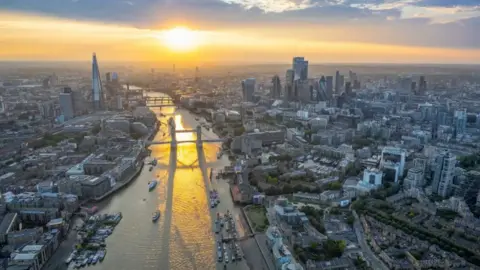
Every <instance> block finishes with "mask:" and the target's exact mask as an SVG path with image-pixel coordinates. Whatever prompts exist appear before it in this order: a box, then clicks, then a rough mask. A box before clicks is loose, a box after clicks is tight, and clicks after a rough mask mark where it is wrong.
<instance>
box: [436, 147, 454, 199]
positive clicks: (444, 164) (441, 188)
mask: <svg viewBox="0 0 480 270" xmlns="http://www.w3.org/2000/svg"><path fill="white" fill-rule="evenodd" d="M456 164H457V157H456V156H455V155H453V154H452V153H450V152H449V151H448V150H442V151H441V152H439V153H438V154H437V156H436V157H435V163H434V164H433V165H432V169H433V181H432V192H433V193H435V194H437V195H439V196H442V197H447V196H448V195H449V194H450V192H451V185H452V182H453V177H454V175H455V166H456Z"/></svg>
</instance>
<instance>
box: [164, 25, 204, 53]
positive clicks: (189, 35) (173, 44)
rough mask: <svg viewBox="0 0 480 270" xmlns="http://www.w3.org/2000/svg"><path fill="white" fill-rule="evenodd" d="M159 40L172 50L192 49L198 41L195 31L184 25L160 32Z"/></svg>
mask: <svg viewBox="0 0 480 270" xmlns="http://www.w3.org/2000/svg"><path fill="white" fill-rule="evenodd" d="M161 40H162V42H163V43H164V44H165V45H166V46H167V47H168V48H169V49H171V50H173V51H192V50H194V49H196V48H197V46H198V45H199V42H200V40H199V37H198V34H197V32H195V31H192V30H190V29H188V28H186V27H175V28H172V29H169V30H166V31H164V32H162V34H161Z"/></svg>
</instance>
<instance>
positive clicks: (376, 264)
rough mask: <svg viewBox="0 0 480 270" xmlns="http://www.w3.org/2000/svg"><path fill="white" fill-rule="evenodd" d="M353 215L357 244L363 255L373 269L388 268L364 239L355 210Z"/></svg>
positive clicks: (386, 269)
mask: <svg viewBox="0 0 480 270" xmlns="http://www.w3.org/2000/svg"><path fill="white" fill-rule="evenodd" d="M353 216H354V217H355V222H354V223H353V227H354V229H355V234H356V235H357V239H358V244H359V245H360V247H361V248H362V251H363V255H364V256H365V257H366V259H367V261H369V262H370V263H371V265H372V267H373V269H382V270H383V269H385V270H388V267H387V266H386V265H385V264H384V263H383V262H382V261H381V260H380V259H378V257H377V256H376V255H375V254H374V253H373V252H372V250H371V249H370V246H369V245H368V244H367V241H366V240H365V234H364V233H363V228H362V225H361V224H360V219H359V217H358V215H357V213H356V212H355V211H353Z"/></svg>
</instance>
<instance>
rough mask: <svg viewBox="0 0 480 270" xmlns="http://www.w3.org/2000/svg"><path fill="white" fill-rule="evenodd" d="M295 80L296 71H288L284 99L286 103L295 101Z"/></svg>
mask: <svg viewBox="0 0 480 270" xmlns="http://www.w3.org/2000/svg"><path fill="white" fill-rule="evenodd" d="M294 79H295V71H293V69H288V70H287V73H286V74H285V93H284V95H283V99H284V100H285V101H287V102H288V101H291V100H292V99H293V81H294Z"/></svg>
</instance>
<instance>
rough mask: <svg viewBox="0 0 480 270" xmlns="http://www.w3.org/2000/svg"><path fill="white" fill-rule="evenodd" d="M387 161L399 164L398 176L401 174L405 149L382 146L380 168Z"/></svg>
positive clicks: (403, 166)
mask: <svg viewBox="0 0 480 270" xmlns="http://www.w3.org/2000/svg"><path fill="white" fill-rule="evenodd" d="M387 162H392V163H396V164H398V166H399V176H400V177H401V176H403V170H404V168H405V151H404V150H403V149H401V148H397V147H384V148H383V150H382V156H381V159H380V168H383V167H384V165H385V164H386V163H387Z"/></svg>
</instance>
